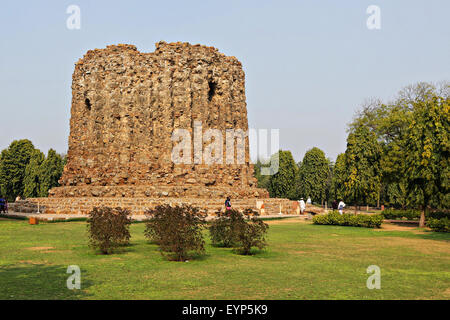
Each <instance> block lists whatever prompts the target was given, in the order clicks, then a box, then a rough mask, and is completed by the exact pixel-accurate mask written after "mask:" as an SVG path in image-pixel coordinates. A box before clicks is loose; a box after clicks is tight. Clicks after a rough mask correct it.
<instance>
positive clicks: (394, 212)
mask: <svg viewBox="0 0 450 320" xmlns="http://www.w3.org/2000/svg"><path fill="white" fill-rule="evenodd" d="M382 214H383V216H384V218H385V219H393V220H395V219H403V218H404V219H407V220H418V219H419V218H420V214H421V212H420V210H415V209H405V210H400V209H385V210H383V212H382ZM425 216H426V218H432V219H438V220H439V219H444V218H447V219H450V212H449V211H427V212H426V215H425Z"/></svg>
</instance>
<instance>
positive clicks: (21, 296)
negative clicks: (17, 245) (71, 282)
mask: <svg viewBox="0 0 450 320" xmlns="http://www.w3.org/2000/svg"><path fill="white" fill-rule="evenodd" d="M71 275H72V274H70V273H67V266H49V265H43V264H23V265H12V266H3V267H0V288H1V290H0V299H1V300H71V299H83V298H86V297H88V296H90V294H88V293H87V292H86V289H87V288H89V287H90V286H91V285H92V282H91V281H89V280H85V276H86V271H83V269H81V289H73V290H70V289H68V288H67V279H68V278H69V277H70V276H71Z"/></svg>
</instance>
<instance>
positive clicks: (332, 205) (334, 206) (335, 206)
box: [331, 199, 338, 211]
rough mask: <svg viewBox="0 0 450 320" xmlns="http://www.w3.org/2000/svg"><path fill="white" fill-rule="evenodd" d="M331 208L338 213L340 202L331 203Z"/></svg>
mask: <svg viewBox="0 0 450 320" xmlns="http://www.w3.org/2000/svg"><path fill="white" fill-rule="evenodd" d="M331 207H332V208H333V211H336V210H337V209H338V202H337V200H336V199H335V200H333V202H332V203H331Z"/></svg>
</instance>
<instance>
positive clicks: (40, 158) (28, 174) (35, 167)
mask: <svg viewBox="0 0 450 320" xmlns="http://www.w3.org/2000/svg"><path fill="white" fill-rule="evenodd" d="M44 160H45V155H44V154H43V153H42V152H41V151H40V150H38V149H35V150H33V154H32V155H31V158H30V162H29V163H28V165H27V166H26V168H25V177H24V180H23V184H24V191H23V195H24V196H25V197H26V198H34V197H39V196H40V192H41V181H40V179H41V170H42V167H41V166H42V162H44Z"/></svg>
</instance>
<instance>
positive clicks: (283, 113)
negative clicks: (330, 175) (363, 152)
mask: <svg viewBox="0 0 450 320" xmlns="http://www.w3.org/2000/svg"><path fill="white" fill-rule="evenodd" d="M71 4H74V5H78V6H79V7H80V9H81V29H80V30H69V29H68V28H67V27H66V20H67V18H68V17H69V14H67V13H66V9H67V7H68V6H69V5H71ZM369 5H377V6H379V7H380V9H381V29H380V30H369V29H368V28H367V26H366V20H367V18H368V17H369V14H367V13H366V9H367V7H368V6H369ZM449 12H450V1H448V0H442V1H438V0H428V1H412V0H404V1H400V0H389V1H381V0H371V1H363V0H355V1H336V0H329V1H325V0H310V1H300V0H297V1H261V0H258V1H249V0H241V1H213V0H210V1H192V0H190V1H162V0H161V1H132V0H127V1H111V0H109V1H100V0H96V1H75V0H72V1H61V0H59V1H20V0H16V1H2V2H1V4H0V34H1V39H0V45H1V48H0V49H1V50H0V58H1V59H0V71H1V72H0V88H1V89H0V92H1V100H0V106H1V117H0V119H1V124H0V148H1V149H3V148H5V147H7V146H8V145H9V143H10V142H11V141H12V140H14V139H21V138H28V139H31V140H32V141H33V143H34V144H35V146H36V147H38V148H39V149H41V150H42V151H44V152H47V150H48V149H49V148H54V149H56V150H57V151H58V152H66V151H67V143H68V135H69V118H70V103H71V88H70V86H71V80H72V72H73V69H74V63H75V62H76V61H77V60H78V59H79V58H81V57H82V56H83V55H84V53H85V52H86V51H87V50H89V49H94V48H104V47H105V46H106V45H109V44H117V43H130V44H134V45H136V46H137V48H138V50H140V51H143V52H151V51H154V44H155V42H158V41H160V40H164V41H167V42H175V41H183V42H185V41H187V42H190V43H192V44H195V43H201V44H204V45H209V46H214V47H216V48H218V49H219V50H220V51H221V52H223V53H225V54H227V55H232V56H236V57H237V58H238V59H239V60H240V61H241V62H242V63H243V66H244V71H245V73H246V95H247V108H248V116H249V126H250V127H252V128H267V129H270V128H279V129H280V145H281V148H282V149H284V150H291V151H292V152H293V154H294V158H295V160H296V161H299V160H301V158H302V157H303V155H304V153H305V151H306V150H308V149H310V148H312V147H314V146H317V147H319V148H321V149H323V150H324V151H325V153H326V154H327V156H329V157H330V158H332V159H335V157H336V155H337V154H338V153H340V152H343V151H345V146H346V141H345V140H346V125H347V123H348V122H350V121H351V119H352V116H353V114H354V112H355V110H357V109H358V108H359V105H360V104H361V102H363V100H364V99H365V98H369V97H379V98H382V99H385V100H387V99H391V98H392V97H393V96H394V95H395V94H396V92H398V90H399V89H401V88H402V87H404V86H406V85H408V84H411V83H415V82H418V81H435V82H437V81H442V80H450V64H449V58H450V19H448V14H449Z"/></svg>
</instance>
